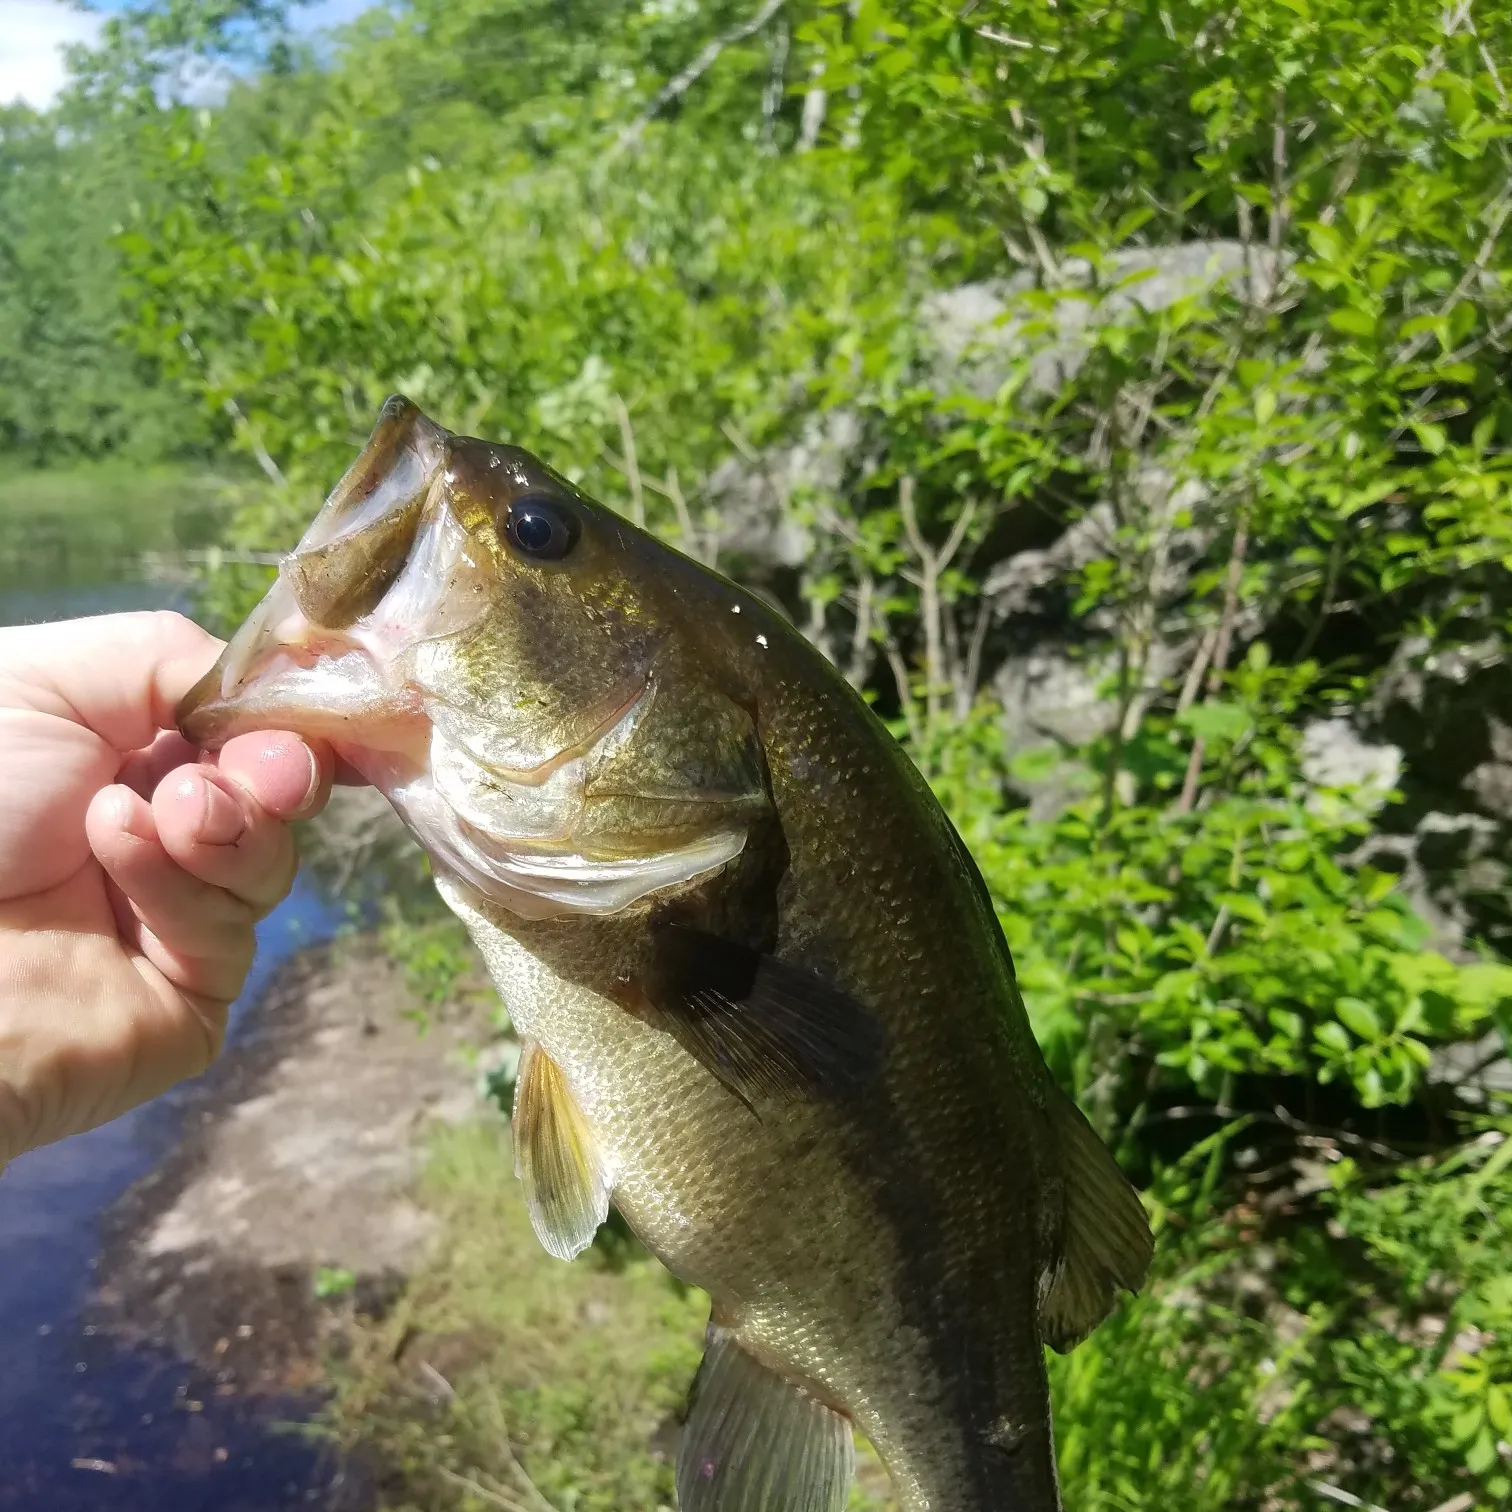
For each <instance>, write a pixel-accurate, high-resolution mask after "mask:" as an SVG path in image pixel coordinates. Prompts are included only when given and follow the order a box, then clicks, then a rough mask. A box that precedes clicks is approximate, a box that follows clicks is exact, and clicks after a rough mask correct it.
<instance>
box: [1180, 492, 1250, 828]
mask: <svg viewBox="0 0 1512 1512" xmlns="http://www.w3.org/2000/svg"><path fill="white" fill-rule="evenodd" d="M1248 549H1249V523H1248V521H1247V520H1245V518H1244V517H1243V516H1242V515H1241V516H1240V519H1239V523H1238V525H1236V526H1235V528H1234V544H1233V548H1232V549H1231V550H1230V552H1229V561H1228V578H1227V581H1226V582H1225V583H1224V585H1223V614H1222V616H1221V618H1220V619H1219V621H1218V639H1217V641H1216V642H1215V643H1214V646H1213V664H1212V667H1211V668H1210V669H1209V672H1208V689H1207V696H1208V697H1209V698H1212V697H1214V696H1215V695H1216V694H1217V692H1218V690H1219V689H1220V688H1221V687H1222V686H1223V674H1224V671H1225V670H1226V669H1227V667H1228V658H1229V646H1230V645H1231V644H1232V641H1233V637H1234V621H1235V620H1236V619H1237V618H1238V616H1239V584H1240V582H1241V580H1242V579H1243V576H1244V554H1245V552H1246V551H1247V550H1248ZM1206 744H1207V742H1206V741H1204V740H1203V738H1202V736H1200V735H1199V736H1198V737H1197V738H1196V739H1195V740H1194V741H1193V742H1192V754H1191V756H1190V757H1189V758H1188V760H1187V769H1186V777H1185V779H1184V780H1183V781H1182V784H1181V797H1180V798H1178V799H1177V800H1176V812H1177V813H1178V814H1190V813H1191V812H1192V805H1193V804H1194V803H1195V802H1196V801H1197V784H1198V782H1199V781H1200V780H1201V778H1202V756H1203V752H1204V750H1205V748H1206Z"/></svg>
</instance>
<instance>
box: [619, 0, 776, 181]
mask: <svg viewBox="0 0 1512 1512" xmlns="http://www.w3.org/2000/svg"><path fill="white" fill-rule="evenodd" d="M786 3H787V0H765V3H764V4H763V5H762V7H761V9H760V10H758V11H757V12H756V14H755V15H754V16H751V17H748V18H747V19H746V20H744V21H742V22H741V23H740V25H739V26H732V27H731V28H730V29H729V31H727V32H725V34H724V35H723V36H721V37H715V39H714V40H713V41H712V42H710V43H709V45H708V46H707V47H705V48H704V50H703V51H702V52H701V53H699V55H698V56H697V57H696V58H694V60H693V61H692V62H691V63H690V64H688V66H687V67H686V68H685V69H683V71H682V72H681V73H677V74H673V76H672V77H671V78H670V79H668V80H667V82H666V83H665V84H663V85H662V87H661V88H660V89H658V90H657V91H656V93H655V94H654V95H652V96H651V101H650V103H649V104H648V105H647V106H646V108H645V109H644V110H643V111H641V113H640V114H639V115H638V116H637V117H636V118H635V119H634V120H633V121H632V122H631V123H630V124H629V125H628V126H627V127H626V128H625V129H624V130H623V131H622V132H621V133H620V135H619V139H618V140H617V141H616V142H615V144H614V146H613V147H611V148H610V149H609V154H608V155H609V157H610V158H615V157H618V156H619V155H620V153H622V152H623V151H625V149H626V148H627V147H633V146H634V145H635V143H636V142H637V141H639V139H640V135H641V133H642V132H643V131H644V130H645V129H646V127H647V126H649V125H650V124H651V122H652V121H654V120H655V119H656V117H657V116H658V115H660V114H661V112H662V111H663V110H664V109H665V108H666V107H667V106H668V105H670V104H671V103H672V101H673V100H675V99H677V98H678V96H679V95H683V94H686V93H687V92H688V90H690V89H691V88H692V87H693V86H694V85H695V84H696V83H697V82H698V81H699V80H700V79H701V78H702V77H703V76H704V74H706V73H707V72H708V71H709V69H710V68H712V67H713V65H714V61H715V59H716V58H718V57H719V55H720V53H722V52H723V51H724V50H725V48H727V47H733V46H734V45H735V44H736V43H737V42H744V41H745V39H746V38H747V37H754V36H755V35H756V33H757V32H759V31H760V30H761V28H762V27H763V26H765V25H766V24H767V22H768V21H770V20H771V19H772V17H773V16H775V15H776V14H777V12H778V11H780V10H781V9H782V7H783V6H784V5H785V4H786Z"/></svg>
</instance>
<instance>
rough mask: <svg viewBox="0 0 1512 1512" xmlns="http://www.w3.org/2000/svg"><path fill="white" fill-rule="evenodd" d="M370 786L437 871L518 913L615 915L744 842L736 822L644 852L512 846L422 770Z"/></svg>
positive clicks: (731, 855) (721, 860)
mask: <svg viewBox="0 0 1512 1512" xmlns="http://www.w3.org/2000/svg"><path fill="white" fill-rule="evenodd" d="M359 770H362V768H361V767H359ZM364 775H366V773H364ZM375 785H376V786H377V787H379V789H380V790H381V791H382V792H383V793H384V796H385V797H387V798H388V800H389V802H390V803H392V804H393V805H394V808H395V809H396V810H397V812H398V814H399V817H400V818H401V819H403V821H404V823H405V825H406V826H407V827H408V829H409V831H410V833H411V834H412V835H414V837H415V839H416V840H418V841H419V842H420V845H421V846H422V848H423V849H424V850H425V852H426V853H427V854H428V855H429V856H430V858H431V861H432V863H433V865H434V866H435V868H436V870H437V872H438V873H441V874H444V875H446V876H448V877H450V878H451V879H453V880H454V881H455V882H458V883H460V884H461V885H462V886H463V887H465V888H467V889H468V890H469V891H470V892H472V893H473V894H475V895H476V896H477V897H478V898H480V899H482V900H484V901H486V902H488V903H492V904H494V905H497V906H499V907H502V908H505V909H507V910H508V911H509V912H510V913H513V914H516V915H517V916H519V917H520V918H523V919H550V918H559V917H562V916H568V915H583V914H587V915H607V914H616V913H620V912H622V911H623V910H624V909H626V908H628V907H630V905H631V904H633V903H635V902H637V901H639V900H640V899H641V898H644V897H645V896H646V895H647V894H648V893H652V892H658V891H660V890H661V889H663V888H670V887H675V886H678V885H680V884H682V883H685V882H690V881H693V880H694V879H695V878H698V877H701V876H704V875H705V874H707V873H709V872H712V871H716V870H717V869H718V868H719V867H721V866H724V865H725V864H726V863H727V862H730V861H733V860H734V859H735V857H736V856H738V855H739V854H740V853H741V851H742V850H744V849H745V843H746V833H745V830H744V829H743V828H742V829H739V830H717V831H714V832H712V833H711V834H709V835H707V836H704V837H702V838H700V839H699V840H696V841H694V842H693V843H692V844H689V845H684V846H679V847H677V848H676V849H673V850H667V851H661V852H655V853H652V854H650V855H645V856H631V857H611V858H605V857H597V856H592V855H584V854H582V853H581V852H580V851H578V850H576V849H574V848H573V847H572V842H571V841H570V840H569V841H564V842H563V843H562V845H561V846H560V847H559V848H557V847H550V848H548V847H544V846H540V845H534V846H530V847H526V846H524V845H520V844H518V843H517V844H515V845H513V846H511V845H510V844H509V842H507V841H500V840H497V839H495V838H492V837H490V836H487V835H484V834H483V833H482V832H480V831H479V830H477V829H476V828H475V827H474V826H472V825H470V824H468V823H466V821H464V820H463V819H461V818H460V817H459V816H458V814H457V813H456V812H455V810H454V809H453V808H452V807H451V805H450V804H448V803H447V802H446V800H445V799H444V798H443V797H442V796H441V794H440V793H439V792H437V790H436V787H435V784H434V783H433V782H432V781H431V779H430V778H429V776H428V775H427V776H421V777H417V778H413V779H411V780H409V781H407V782H402V783H399V784H397V785H394V786H386V785H385V782H384V780H383V777H382V774H380V775H379V776H378V778H377V779H376V780H375ZM442 891H443V896H445V889H444V888H443V890H442Z"/></svg>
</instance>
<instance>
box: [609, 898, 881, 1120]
mask: <svg viewBox="0 0 1512 1512" xmlns="http://www.w3.org/2000/svg"><path fill="white" fill-rule="evenodd" d="M634 986H635V987H636V989H637V990H638V997H639V999H640V1000H641V1001H640V1003H639V1004H633V1005H632V1007H634V1008H636V1009H637V1010H639V1009H640V1008H642V1007H649V1009H650V1012H649V1013H647V1014H645V1015H644V1016H645V1017H647V1019H648V1020H649V1021H650V1022H651V1023H653V1024H654V1025H655V1026H656V1027H658V1028H661V1029H665V1030H666V1031H667V1032H668V1033H669V1034H671V1035H672V1036H673V1037H674V1038H675V1039H676V1040H677V1042H678V1043H679V1044H680V1045H681V1046H682V1047H683V1049H684V1050H686V1051H687V1052H688V1053H689V1054H690V1055H691V1056H693V1057H694V1058H695V1059H696V1060H698V1061H699V1062H701V1063H702V1065H703V1066H704V1067H705V1069H707V1070H708V1071H710V1072H712V1073H713V1075H715V1076H717V1077H718V1078H719V1080H720V1081H722V1082H723V1083H724V1084H725V1086H727V1087H728V1088H729V1089H730V1090H731V1091H732V1092H733V1093H734V1094H735V1095H736V1096H737V1097H739V1098H740V1099H741V1100H742V1101H743V1102H745V1103H746V1104H747V1105H752V1104H753V1102H754V1100H756V1099H758V1098H776V1099H783V1100H793V1099H797V1098H800V1097H816V1096H837V1095H841V1094H844V1093H846V1092H851V1091H854V1090H856V1089H857V1088H859V1087H862V1086H864V1085H865V1084H866V1083H867V1082H868V1081H869V1080H871V1078H872V1077H873V1076H874V1075H875V1074H876V1072H877V1070H878V1069H879V1068H880V1066H881V1063H882V1054H883V1050H884V1048H885V1045H884V1038H883V1033H882V1024H881V1021H880V1020H879V1019H878V1018H877V1016H876V1015H875V1014H874V1013H873V1012H872V1011H871V1009H869V1008H868V1007H866V1005H865V1004H864V1003H860V1002H858V1001H857V1000H856V999H855V998H853V997H851V996H850V994H849V993H846V992H842V991H841V990H840V989H839V988H838V987H832V986H831V985H830V984H829V983H828V982H826V981H825V980H824V978H823V977H821V976H820V975H819V974H818V973H817V972H814V971H809V970H808V969H807V968H805V967H802V966H793V965H790V964H788V963H787V962H786V961H779V960H778V959H777V958H776V957H775V956H770V955H765V954H763V953H762V952H760V951H757V950H752V949H750V948H749V947H747V946H744V945H737V944H735V943H733V942H731V941H729V940H724V939H721V938H720V937H719V936H718V935H713V934H709V933H707V932H706V931H704V930H701V929H693V928H690V927H688V926H686V925H682V924H663V925H660V926H658V928H657V929H656V931H655V964H654V966H653V967H652V969H651V970H650V971H649V972H648V973H647V974H646V975H645V977H643V978H640V979H637V981H636V982H635V984H634Z"/></svg>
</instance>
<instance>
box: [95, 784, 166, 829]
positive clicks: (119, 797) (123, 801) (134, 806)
mask: <svg viewBox="0 0 1512 1512" xmlns="http://www.w3.org/2000/svg"><path fill="white" fill-rule="evenodd" d="M106 803H107V804H108V805H109V807H108V809H107V811H106V812H107V814H108V816H109V818H110V822H111V823H112V824H113V825H115V827H116V828H117V829H118V830H120V831H121V832H122V833H123V834H126V835H130V836H132V838H133V839H136V840H150V839H152V838H153V836H154V834H155V831H154V829H153V826H152V816H151V814H150V813H149V812H147V811H146V810H147V806H146V804H144V803H143V802H142V800H141V799H140V798H138V797H137V795H136V794H135V793H133V792H132V791H131V789H130V788H124V787H118V788H116V789H115V790H114V791H112V792H111V793H110V794H109V795H108V796H107V798H106Z"/></svg>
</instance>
